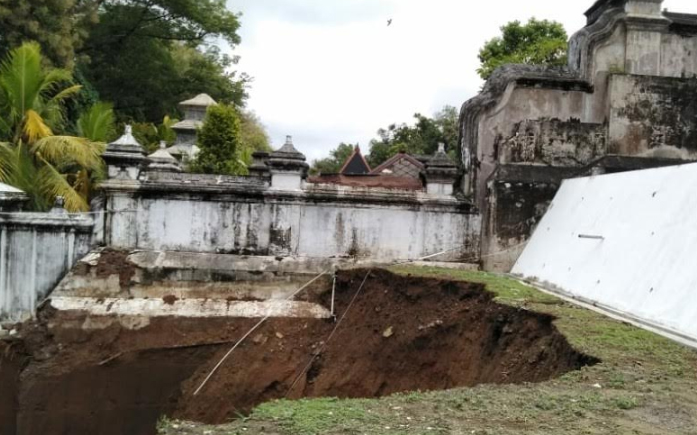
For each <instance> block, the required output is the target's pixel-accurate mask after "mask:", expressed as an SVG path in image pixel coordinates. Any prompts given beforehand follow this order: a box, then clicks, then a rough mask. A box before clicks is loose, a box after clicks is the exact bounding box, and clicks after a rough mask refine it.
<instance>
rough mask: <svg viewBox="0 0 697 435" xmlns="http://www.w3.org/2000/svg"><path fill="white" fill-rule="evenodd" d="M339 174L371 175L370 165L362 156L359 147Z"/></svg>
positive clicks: (355, 148)
mask: <svg viewBox="0 0 697 435" xmlns="http://www.w3.org/2000/svg"><path fill="white" fill-rule="evenodd" d="M339 173H340V174H344V175H356V174H370V165H369V164H368V162H367V161H366V160H365V157H363V154H361V148H360V147H359V146H358V145H356V146H355V147H354V148H353V153H351V155H350V156H349V158H348V159H346V161H345V162H344V165H343V166H342V167H341V170H340V171H339Z"/></svg>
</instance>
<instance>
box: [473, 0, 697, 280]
mask: <svg viewBox="0 0 697 435" xmlns="http://www.w3.org/2000/svg"><path fill="white" fill-rule="evenodd" d="M661 4H662V0H599V1H597V2H596V3H595V4H594V5H593V6H592V7H591V9H590V10H589V11H588V12H587V13H586V15H587V17H588V24H587V26H586V27H584V28H583V29H581V30H580V31H578V32H577V33H576V34H575V35H574V36H573V37H572V38H571V40H570V41H569V65H568V67H565V68H558V67H554V68H552V67H541V66H530V65H506V66H504V67H502V68H499V69H498V70H496V71H495V72H494V74H493V75H492V76H491V78H490V79H489V80H488V81H487V83H486V84H485V86H484V88H483V90H482V92H481V93H480V94H479V95H477V96H476V97H475V98H473V99H471V100H469V101H467V102H465V104H464V105H463V107H462V110H461V115H460V131H461V136H460V138H461V139H460V150H461V156H462V163H463V166H464V169H465V176H464V177H463V183H462V190H463V191H464V193H465V195H467V196H468V197H470V198H472V201H473V203H474V204H476V206H477V207H478V208H479V209H481V210H482V213H483V215H484V216H483V221H484V226H483V227H482V259H483V260H485V261H484V264H485V267H487V268H494V269H496V270H503V271H508V270H510V267H511V266H512V265H513V263H514V261H515V258H516V257H517V255H518V253H519V252H520V250H519V249H517V247H518V246H519V245H520V244H522V243H524V242H525V240H527V238H528V237H529V236H530V233H531V231H532V229H533V228H534V225H533V226H532V227H531V226H530V225H528V223H534V222H536V221H538V220H539V217H540V214H541V213H544V209H545V205H546V204H548V203H549V201H551V199H552V197H553V195H554V192H555V190H556V189H557V188H558V186H559V184H560V182H561V181H562V179H563V178H569V177H574V176H578V175H583V174H588V173H590V172H591V171H598V172H601V173H602V172H610V171H613V172H617V171H622V170H628V169H635V168H637V167H643V168H647V167H655V166H663V165H665V164H670V163H671V162H672V163H682V162H685V161H693V160H697V100H696V99H695V98H694V96H695V95H696V94H697V15H687V14H676V13H670V12H666V11H663V10H662V8H661ZM635 159H642V160H643V162H640V163H638V162H637V161H636V160H635ZM515 166H518V168H515ZM557 169H558V170H557ZM559 174H564V175H563V176H562V178H559ZM506 177H511V178H506ZM506 186H511V187H506ZM508 221H510V222H513V223H515V225H514V227H515V228H518V229H519V230H520V231H519V232H517V233H516V232H515V231H514V232H511V228H510V225H507V224H506V222H508ZM524 223H525V224H524ZM502 251H503V252H502ZM488 258H494V259H496V260H495V261H486V259H488ZM491 265H493V267H490V266H491Z"/></svg>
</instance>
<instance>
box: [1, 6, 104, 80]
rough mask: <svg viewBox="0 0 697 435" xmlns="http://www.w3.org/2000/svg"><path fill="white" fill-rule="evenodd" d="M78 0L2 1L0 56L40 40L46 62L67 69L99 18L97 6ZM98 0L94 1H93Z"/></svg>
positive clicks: (70, 66) (71, 64)
mask: <svg viewBox="0 0 697 435" xmlns="http://www.w3.org/2000/svg"><path fill="white" fill-rule="evenodd" d="M88 3H90V2H84V1H79V0H31V1H27V0H0V56H5V55H6V54H7V51H8V50H10V49H12V48H15V47H19V46H20V45H21V44H22V43H23V42H25V41H37V42H38V43H39V44H40V45H41V47H42V49H43V52H44V54H45V56H46V58H45V59H44V60H45V61H47V62H50V63H52V64H53V65H56V66H59V67H66V68H68V69H70V68H72V67H73V64H74V59H75V51H76V50H77V49H78V48H80V46H81V45H82V41H83V40H84V38H85V37H86V25H87V23H89V22H92V21H94V20H95V19H96V13H95V12H96V9H95V7H94V5H90V4H88ZM92 3H95V2H92Z"/></svg>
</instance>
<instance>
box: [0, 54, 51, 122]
mask: <svg viewBox="0 0 697 435" xmlns="http://www.w3.org/2000/svg"><path fill="white" fill-rule="evenodd" d="M42 81H43V76H42V74H41V49H40V47H39V44H38V43H36V42H27V43H24V44H22V45H21V46H19V47H17V48H15V49H14V50H11V51H10V53H9V55H8V56H7V58H6V60H5V61H4V62H3V63H2V65H1V66H0V86H2V87H3V89H4V91H5V93H6V96H7V100H8V101H7V103H8V105H9V106H10V107H11V108H12V110H13V111H14V112H15V113H19V114H24V113H26V111H27V110H28V109H31V108H33V107H34V102H35V101H36V99H37V98H38V97H39V93H40V91H41V86H42Z"/></svg>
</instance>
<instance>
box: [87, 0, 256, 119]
mask: <svg viewBox="0 0 697 435" xmlns="http://www.w3.org/2000/svg"><path fill="white" fill-rule="evenodd" d="M238 28H239V22H238V21H237V16H236V15H235V14H233V13H232V12H230V11H228V10H227V9H225V4H224V2H223V1H217V0H207V1H192V0H186V1H184V0H180V1H161V2H145V1H135V0H131V1H125V2H107V3H106V4H105V6H103V8H102V9H101V10H100V13H99V24H98V25H96V26H93V27H92V28H91V30H90V36H89V40H88V42H87V43H86V44H85V49H84V50H83V51H82V52H83V53H84V54H86V55H87V58H88V59H89V60H88V61H84V62H81V63H80V64H79V66H80V69H81V70H82V71H84V75H85V77H86V79H87V81H89V82H91V83H92V84H93V85H94V87H95V88H96V89H97V90H98V92H99V95H100V98H101V99H104V100H107V101H112V102H113V103H114V108H115V110H116V112H117V113H119V115H120V117H121V119H122V120H125V119H128V120H133V121H138V122H144V121H147V122H154V121H159V120H161V119H163V117H164V116H165V115H168V114H169V115H173V116H174V115H176V114H177V113H178V109H177V103H179V102H180V101H182V100H185V99H187V98H190V97H192V96H194V95H196V94H199V93H202V92H205V93H207V94H209V95H210V96H211V97H213V98H214V99H215V100H216V101H219V102H221V103H227V104H235V105H237V106H242V105H243V104H244V99H245V98H246V89H245V88H246V83H247V81H248V77H246V76H244V75H243V76H241V77H236V75H235V73H234V72H232V73H231V72H228V70H229V69H230V67H231V66H232V65H233V64H234V62H235V60H236V59H234V58H231V57H230V56H227V55H224V54H222V53H221V52H220V50H219V49H218V48H217V47H215V46H211V45H207V44H206V43H207V41H208V40H207V39H206V38H207V37H209V36H210V37H213V36H217V37H223V38H225V39H227V40H228V41H229V42H231V43H237V42H239V36H238V35H237V33H236V32H237V29H238Z"/></svg>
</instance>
